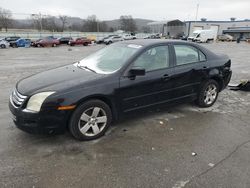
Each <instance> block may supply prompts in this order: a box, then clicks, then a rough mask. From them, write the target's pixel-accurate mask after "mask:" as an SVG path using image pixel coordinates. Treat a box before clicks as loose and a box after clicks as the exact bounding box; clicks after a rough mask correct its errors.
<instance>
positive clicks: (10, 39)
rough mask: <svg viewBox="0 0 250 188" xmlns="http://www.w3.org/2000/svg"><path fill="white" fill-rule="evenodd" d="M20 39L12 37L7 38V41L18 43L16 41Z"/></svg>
mask: <svg viewBox="0 0 250 188" xmlns="http://www.w3.org/2000/svg"><path fill="white" fill-rule="evenodd" d="M20 38H21V37H17V36H11V37H6V38H5V40H6V41H8V42H11V41H16V40H18V39H20Z"/></svg>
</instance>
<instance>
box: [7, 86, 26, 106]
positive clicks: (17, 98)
mask: <svg viewBox="0 0 250 188" xmlns="http://www.w3.org/2000/svg"><path fill="white" fill-rule="evenodd" d="M26 98H27V96H24V95H22V94H20V93H19V92H18V91H17V89H14V90H13V92H12V94H11V97H10V100H11V102H12V104H13V105H14V106H15V107H16V108H18V107H20V106H22V104H23V103H24V101H25V99H26Z"/></svg>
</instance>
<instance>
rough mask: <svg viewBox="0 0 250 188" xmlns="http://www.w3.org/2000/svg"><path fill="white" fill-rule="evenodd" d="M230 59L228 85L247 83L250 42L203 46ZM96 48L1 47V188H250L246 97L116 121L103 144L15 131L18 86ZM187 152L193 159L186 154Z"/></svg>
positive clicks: (249, 101)
mask: <svg viewBox="0 0 250 188" xmlns="http://www.w3.org/2000/svg"><path fill="white" fill-rule="evenodd" d="M204 45H205V46H206V47H207V48H209V49H211V50H213V51H214V52H217V53H226V54H228V55H229V56H230V57H231V59H232V69H233V77H232V82H238V81H239V80H241V79H250V55H249V54H250V53H249V52H250V44H246V43H241V44H236V43H215V44H204ZM102 47H103V46H102V45H99V46H88V47H72V48H69V47H67V46H64V47H57V48H30V49H24V48H18V49H7V50H1V49H0V91H1V92H0V120H1V121H0V187H1V188H2V187H8V188H9V187H32V188H33V187H53V188H57V187H58V188H59V187H102V188H103V187H108V188H110V187H128V188H130V187H164V188H166V187H173V188H181V187H190V188H191V187H198V188H200V187H203V188H206V187H207V188H211V187H223V188H224V187H225V188H230V187H237V188H248V187H250V178H249V177H250V157H249V156H250V123H249V122H250V93H247V92H240V91H237V92H235V91H230V90H227V89H226V90H224V91H223V92H222V93H220V95H219V98H218V101H217V102H216V104H215V105H214V106H213V107H211V108H207V109H200V108H198V107H196V106H195V105H194V104H185V105H180V106H177V107H171V108H168V109H154V110H152V111H150V112H148V113H146V115H145V114H138V115H137V116H134V117H130V118H127V119H125V120H123V121H120V122H118V123H116V124H115V125H114V126H112V128H111V129H110V130H109V131H108V133H107V135H106V136H104V137H103V138H101V139H98V140H95V141H90V142H79V141H76V140H74V139H73V138H72V137H71V136H70V134H68V133H66V134H64V135H58V136H38V135H29V134H27V133H24V132H22V131H20V130H18V129H16V128H15V126H14V124H13V122H12V120H11V116H10V112H9V110H8V98H9V94H10V92H11V90H12V89H13V87H14V85H15V83H16V81H18V80H19V79H21V78H23V77H25V76H28V75H31V74H34V73H37V72H40V71H43V70H47V69H50V68H54V67H58V66H61V65H65V64H70V63H71V62H74V61H77V60H80V59H81V58H82V57H84V56H86V55H87V54H89V53H91V52H93V51H96V50H98V49H99V48H102ZM192 153H193V155H192Z"/></svg>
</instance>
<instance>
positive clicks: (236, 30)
mask: <svg viewBox="0 0 250 188" xmlns="http://www.w3.org/2000/svg"><path fill="white" fill-rule="evenodd" d="M147 25H148V26H149V28H150V31H151V33H162V34H163V35H166V36H168V37H171V38H179V37H180V36H190V35H192V33H193V32H194V31H196V30H204V29H209V30H214V31H215V33H217V35H222V34H230V35H232V36H233V37H234V39H237V38H239V37H240V38H241V39H243V40H244V39H246V38H250V20H238V21H235V20H231V21H206V20H202V21H184V22H182V21H180V20H169V21H160V22H151V23H148V24H147Z"/></svg>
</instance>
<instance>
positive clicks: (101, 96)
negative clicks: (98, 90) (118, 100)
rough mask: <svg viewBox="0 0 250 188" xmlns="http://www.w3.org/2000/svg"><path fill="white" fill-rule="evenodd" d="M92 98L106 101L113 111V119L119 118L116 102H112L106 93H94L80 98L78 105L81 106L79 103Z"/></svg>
mask: <svg viewBox="0 0 250 188" xmlns="http://www.w3.org/2000/svg"><path fill="white" fill-rule="evenodd" d="M90 100H100V101H102V102H104V103H106V104H107V105H108V106H109V108H110V110H111V112H112V116H113V120H117V119H118V112H117V111H118V110H117V107H116V105H115V104H114V102H112V100H111V99H110V98H109V97H107V96H105V95H92V96H88V97H85V98H83V99H81V100H79V101H78V102H77V104H76V105H77V106H79V105H81V104H83V103H85V102H87V101H90Z"/></svg>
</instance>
